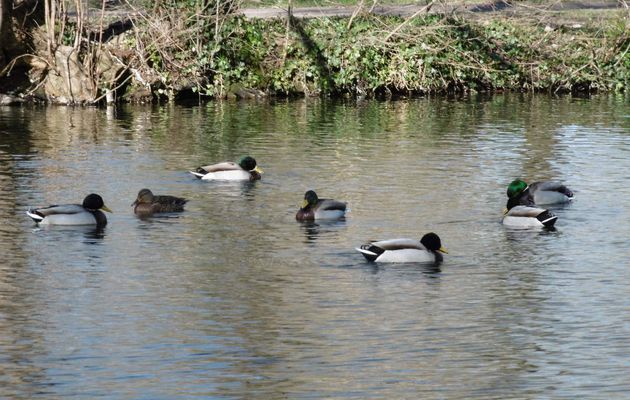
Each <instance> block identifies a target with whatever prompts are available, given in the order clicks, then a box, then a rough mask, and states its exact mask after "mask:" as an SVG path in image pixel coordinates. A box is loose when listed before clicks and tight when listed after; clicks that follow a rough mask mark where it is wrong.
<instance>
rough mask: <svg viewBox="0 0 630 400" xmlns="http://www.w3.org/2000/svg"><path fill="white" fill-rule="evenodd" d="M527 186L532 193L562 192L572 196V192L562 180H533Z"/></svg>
mask: <svg viewBox="0 0 630 400" xmlns="http://www.w3.org/2000/svg"><path fill="white" fill-rule="evenodd" d="M529 187H530V191H531V192H532V193H535V192H536V191H549V192H558V193H562V194H563V195H565V196H567V197H569V198H571V197H573V192H572V191H571V189H569V188H568V187H566V186H565V185H564V184H562V182H558V181H542V182H534V183H532V184H531V185H529Z"/></svg>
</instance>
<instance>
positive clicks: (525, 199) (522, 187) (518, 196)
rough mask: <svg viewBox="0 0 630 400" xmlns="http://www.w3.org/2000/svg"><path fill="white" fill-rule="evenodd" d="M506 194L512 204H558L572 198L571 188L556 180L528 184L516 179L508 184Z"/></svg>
mask: <svg viewBox="0 0 630 400" xmlns="http://www.w3.org/2000/svg"><path fill="white" fill-rule="evenodd" d="M507 195H508V197H509V198H510V199H512V203H513V204H514V205H517V204H520V205H534V204H537V205H543V204H558V203H567V202H569V201H571V200H573V192H572V191H571V189H569V188H568V187H566V186H564V185H563V184H562V183H561V182H556V181H541V182H534V183H532V184H531V185H529V186H528V185H527V183H525V182H524V181H522V180H521V179H516V180H514V181H512V182H511V183H510V184H509V186H508V189H507Z"/></svg>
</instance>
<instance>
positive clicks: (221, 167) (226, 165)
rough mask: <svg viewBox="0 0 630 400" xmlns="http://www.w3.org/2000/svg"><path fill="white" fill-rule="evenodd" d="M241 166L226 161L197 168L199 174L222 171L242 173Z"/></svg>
mask: <svg viewBox="0 0 630 400" xmlns="http://www.w3.org/2000/svg"><path fill="white" fill-rule="evenodd" d="M242 170H243V168H241V166H240V165H238V164H237V163H235V162H232V161H226V162H222V163H218V164H212V165H206V166H203V167H199V168H197V172H202V171H205V173H206V174H208V173H210V172H220V171H242Z"/></svg>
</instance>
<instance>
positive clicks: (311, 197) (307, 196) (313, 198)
mask: <svg viewBox="0 0 630 400" xmlns="http://www.w3.org/2000/svg"><path fill="white" fill-rule="evenodd" d="M318 200H319V198H318V197H317V193H315V192H314V191H313V190H309V191H308V192H306V193H304V201H303V202H302V208H306V207H308V206H311V207H312V206H314V205H316V204H317V201H318Z"/></svg>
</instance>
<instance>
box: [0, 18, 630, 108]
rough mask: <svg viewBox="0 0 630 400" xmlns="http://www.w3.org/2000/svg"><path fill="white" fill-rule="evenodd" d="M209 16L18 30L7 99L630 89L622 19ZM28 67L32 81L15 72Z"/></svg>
mask: <svg viewBox="0 0 630 400" xmlns="http://www.w3.org/2000/svg"><path fill="white" fill-rule="evenodd" d="M156 7H157V6H156ZM217 10H219V9H218V8H217ZM201 11H204V10H201ZM201 11H199V9H197V11H195V10H194V9H192V8H190V7H187V8H179V9H177V8H172V9H158V8H156V9H155V10H153V13H152V14H146V13H145V14H136V15H135V16H129V17H127V18H126V19H124V20H122V21H114V22H112V23H111V24H110V25H104V24H103V22H102V21H103V20H104V18H100V19H99V17H98V15H97V17H96V18H93V19H94V20H95V21H97V22H98V21H100V26H94V24H93V23H92V24H90V23H89V22H90V21H89V18H88V17H85V21H81V20H78V21H77V22H76V23H73V21H72V20H71V19H69V18H68V17H67V16H60V17H59V18H58V19H57V20H58V21H64V24H63V25H62V26H61V27H59V26H58V27H57V28H55V29H50V24H52V23H54V21H53V22H51V18H48V19H47V20H46V21H45V24H38V23H37V24H36V23H34V24H32V25H31V26H32V27H31V28H29V29H31V31H30V32H28V34H24V33H22V34H17V33H16V34H15V35H14V36H15V37H16V40H18V41H19V40H20V38H31V39H30V41H29V42H28V43H23V45H22V48H23V53H24V54H17V55H16V54H14V57H13V60H15V61H14V62H11V63H7V65H6V67H4V68H2V67H0V93H2V92H5V93H9V94H11V95H12V98H14V99H15V98H18V99H24V98H28V99H34V100H40V99H41V100H43V101H49V102H56V103H65V104H93V103H100V102H105V101H108V102H113V101H127V102H153V101H169V100H178V99H182V98H187V99H189V98H194V99H203V98H226V97H259V96H322V95H326V96H355V97H383V96H407V95H416V94H425V93H468V92H482V91H483V92H492V91H504V90H512V91H546V92H552V93H558V92H576V91H578V92H594V91H600V92H601V91H611V92H627V91H628V86H629V83H630V24H629V21H628V16H626V15H624V14H622V13H616V14H615V13H613V14H610V15H609V16H608V17H607V18H606V19H605V20H601V19H600V20H598V21H597V23H591V24H588V23H587V24H567V23H556V24H553V23H549V22H544V23H541V20H540V19H533V18H532V19H528V18H506V17H505V16H499V15H496V16H492V15H490V16H484V17H483V18H471V17H470V16H469V15H468V16H466V15H457V14H449V15H448V16H444V15H440V14H422V15H420V16H416V17H413V18H401V17H391V16H378V15H374V14H369V13H363V14H358V15H355V16H352V17H329V18H313V19H297V18H293V17H285V18H276V19H246V18H245V17H243V16H242V15H241V16H239V15H238V14H236V13H233V12H230V10H229V9H226V12H225V13H224V14H222V13H220V12H219V13H218V14H215V15H207V14H205V13H202V12H201ZM85 15H89V14H85ZM62 17H63V18H62ZM64 18H65V19H64ZM53 20H54V19H53ZM14 47H19V46H14ZM19 73H22V74H23V75H24V76H25V77H26V78H27V79H17V78H15V77H16V76H17V75H19ZM1 102H2V98H1V96H0V103H1Z"/></svg>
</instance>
